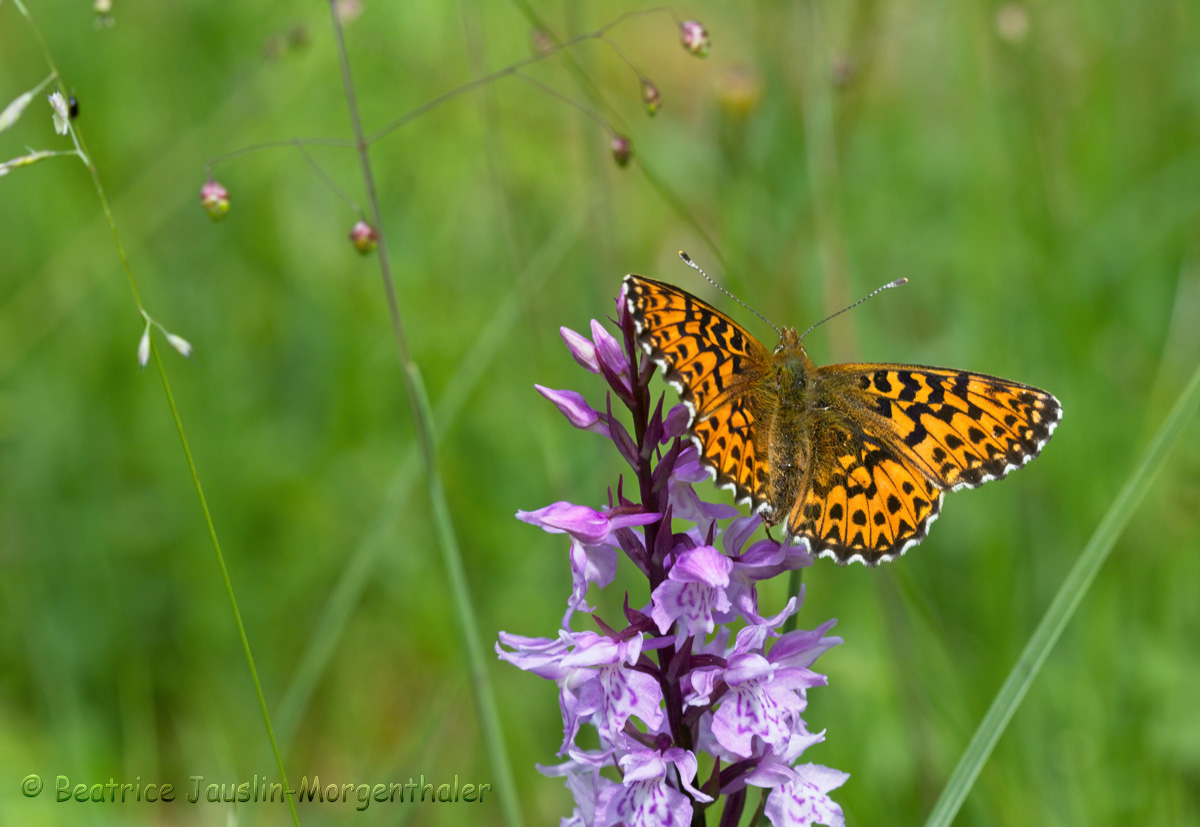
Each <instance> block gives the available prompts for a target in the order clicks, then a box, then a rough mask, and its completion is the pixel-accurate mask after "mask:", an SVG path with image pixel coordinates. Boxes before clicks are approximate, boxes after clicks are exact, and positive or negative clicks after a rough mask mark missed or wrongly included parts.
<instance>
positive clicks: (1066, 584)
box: [925, 365, 1200, 827]
mask: <svg viewBox="0 0 1200 827" xmlns="http://www.w3.org/2000/svg"><path fill="white" fill-rule="evenodd" d="M1198 407H1200V365H1197V367H1196V370H1195V372H1194V373H1193V374H1192V378H1191V379H1190V380H1189V381H1188V384H1187V386H1186V387H1185V388H1184V390H1183V393H1181V394H1180V395H1179V399H1178V400H1177V401H1176V403H1175V407H1174V408H1173V409H1172V410H1171V413H1170V414H1168V415H1167V418H1166V420H1165V421H1164V422H1163V424H1162V427H1160V428H1159V429H1158V433H1156V434H1155V435H1154V438H1153V439H1152V440H1151V441H1150V447H1149V448H1147V449H1146V453H1145V455H1144V456H1143V457H1142V460H1141V462H1140V463H1138V466H1137V468H1136V469H1135V470H1134V472H1133V474H1131V475H1130V477H1129V479H1128V480H1126V482H1125V485H1124V487H1123V488H1122V489H1121V492H1120V493H1119V494H1117V498H1116V499H1115V500H1113V504H1112V505H1111V506H1110V507H1109V509H1108V513H1107V514H1105V515H1104V518H1103V519H1102V520H1101V521H1100V524H1099V525H1098V526H1096V530H1095V532H1094V533H1093V534H1092V537H1091V539H1090V540H1088V543H1087V545H1086V546H1085V547H1084V549H1083V552H1082V553H1081V554H1080V555H1079V559H1078V560H1077V561H1076V562H1075V566H1074V567H1073V568H1072V569H1071V572H1070V574H1068V575H1067V579H1066V580H1064V581H1063V584H1062V586H1061V587H1060V588H1059V590H1058V594H1056V595H1055V596H1054V600H1053V601H1052V602H1051V604H1050V607H1049V608H1048V609H1046V613H1045V614H1044V615H1043V616H1042V620H1041V622H1040V623H1038V626H1037V628H1036V629H1035V630H1034V632H1033V635H1032V636H1030V638H1029V642H1028V643H1027V644H1026V645H1025V650H1024V651H1023V652H1022V653H1021V657H1020V658H1018V659H1017V662H1016V664H1015V665H1014V666H1013V668H1012V671H1011V672H1009V675H1008V678H1007V679H1006V680H1005V681H1004V685H1003V686H1002V687H1000V691H999V692H998V693H996V697H995V699H994V700H993V701H992V705H991V708H990V709H988V711H987V715H985V716H984V718H983V721H981V722H980V724H979V729H977V730H976V731H975V735H974V736H973V737H972V738H971V742H970V743H969V744H968V745H967V749H966V751H964V752H963V754H962V757H961V758H960V759H959V761H958V766H957V767H955V768H954V773H953V774H952V775H951V776H950V780H949V781H948V782H946V787H945V789H943V790H942V794H941V796H940V797H939V798H938V800H937V803H936V804H934V807H933V811H932V812H931V813H930V814H929V818H928V819H927V820H926V822H925V824H926V827H948V825H949V824H950V823H951V822H952V821H953V820H954V817H955V816H956V815H957V814H958V811H959V808H961V807H962V803H963V801H964V800H965V799H966V797H967V793H969V792H970V790H971V787H972V786H973V785H974V783H975V779H976V778H978V777H979V773H980V771H981V770H982V769H983V765H984V763H985V762H986V761H987V759H988V756H990V755H991V754H992V749H993V748H994V747H995V746H996V742H997V741H998V740H1000V736H1001V735H1002V734H1003V733H1004V730H1005V728H1006V727H1007V726H1008V722H1009V721H1010V720H1011V719H1012V716H1013V713H1015V712H1016V711H1017V707H1018V706H1019V705H1020V703H1021V700H1022V699H1023V698H1024V697H1025V693H1026V692H1027V691H1028V690H1029V686H1030V684H1032V683H1033V680H1034V678H1036V677H1037V674H1038V672H1039V671H1041V668H1042V665H1043V664H1044V663H1045V661H1046V657H1047V656H1048V655H1049V654H1050V650H1051V649H1052V648H1054V644H1055V643H1057V642H1058V638H1059V636H1060V635H1061V634H1062V631H1063V629H1064V628H1065V627H1066V625H1067V623H1068V621H1070V619H1071V617H1072V615H1074V614H1075V609H1076V608H1078V606H1079V603H1080V601H1081V600H1083V597H1084V595H1085V594H1087V591H1088V588H1089V587H1090V586H1091V584H1092V580H1094V579H1095V577H1096V572H1097V571H1099V570H1100V567H1101V566H1102V565H1104V561H1105V560H1107V559H1108V554H1109V552H1110V551H1112V548H1113V546H1114V545H1115V544H1116V542H1117V540H1118V538H1120V536H1121V533H1122V532H1123V531H1124V529H1125V526H1126V524H1127V523H1128V522H1129V518H1130V517H1132V516H1133V513H1134V512H1135V511H1136V510H1137V507H1138V505H1139V504H1140V503H1141V501H1142V498H1143V497H1145V496H1146V492H1147V491H1149V490H1150V486H1151V484H1152V483H1153V482H1154V478H1155V476H1156V475H1157V474H1158V472H1159V471H1160V470H1161V469H1162V466H1163V465H1164V464H1165V462H1166V460H1167V456H1168V454H1169V453H1170V450H1171V448H1172V447H1173V446H1174V444H1175V442H1176V440H1178V439H1179V437H1180V435H1181V434H1182V433H1183V429H1184V426H1185V425H1187V423H1188V421H1189V420H1190V419H1191V418H1192V416H1193V415H1194V414H1195V413H1196V409H1197V408H1198Z"/></svg>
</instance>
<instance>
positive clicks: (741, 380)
mask: <svg viewBox="0 0 1200 827" xmlns="http://www.w3.org/2000/svg"><path fill="white" fill-rule="evenodd" d="M625 290H626V300H627V302H628V308H629V312H630V313H631V314H632V316H633V321H634V328H635V330H636V332H637V339H638V344H640V345H641V347H642V348H643V349H644V350H645V351H646V353H647V354H649V356H650V358H651V359H653V360H654V361H655V362H657V363H658V364H659V366H660V367H661V368H662V370H663V375H664V377H665V378H666V380H667V381H668V382H669V383H670V384H671V385H673V386H674V387H675V388H676V389H677V390H678V391H679V395H680V398H681V399H682V400H683V402H684V404H685V405H687V406H688V408H689V409H690V410H691V413H692V420H691V424H690V429H691V433H692V436H693V437H694V438H695V441H696V444H697V446H698V448H699V449H700V459H701V462H702V463H703V464H704V465H705V466H706V467H708V468H709V469H710V470H711V471H712V472H713V473H714V475H715V476H716V480H717V483H718V484H719V485H722V486H725V487H728V488H731V489H733V491H734V493H735V495H736V496H737V498H738V500H739V501H749V502H750V503H751V504H752V505H753V506H754V507H755V508H761V507H763V506H764V505H765V503H766V501H767V496H768V495H767V492H766V490H765V487H766V486H767V485H768V484H769V482H768V481H769V466H768V464H767V457H766V455H765V453H763V452H761V451H760V449H759V446H765V445H766V444H768V442H769V440H768V435H767V434H766V433H765V423H761V422H759V421H758V420H757V417H756V415H755V413H754V405H753V395H752V393H751V391H752V389H753V388H754V386H755V383H756V382H759V381H761V380H762V378H763V377H764V376H766V374H767V371H768V370H769V366H770V358H771V355H770V353H768V352H767V349H766V348H765V347H763V345H762V344H761V343H760V342H759V341H758V340H757V339H755V338H754V337H753V336H752V335H750V334H749V333H747V332H746V331H745V330H744V329H743V328H742V327H741V325H739V324H738V323H737V322H735V321H733V319H731V318H729V317H728V316H726V315H725V314H724V313H721V312H719V311H718V310H716V309H715V308H713V307H711V306H709V305H708V304H706V303H705V302H702V301H700V300H699V299H697V298H696V297H695V296H692V295H690V294H688V293H685V292H684V291H682V290H679V289H678V288H675V287H673V286H671V285H669V284H663V283H662V282H658V281H654V280H652V279H644V278H641V277H640V276H633V275H630V276H626V277H625Z"/></svg>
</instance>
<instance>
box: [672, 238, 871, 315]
mask: <svg viewBox="0 0 1200 827" xmlns="http://www.w3.org/2000/svg"><path fill="white" fill-rule="evenodd" d="M679 257H680V258H681V259H683V263H684V264H686V265H687V266H688V267H691V268H692V269H693V270H695V271H696V272H697V273H699V274H700V275H702V276H704V279H705V281H707V282H708V283H709V284H711V285H712V286H713V287H715V288H717V289H718V290H720V291H721V292H722V293H724V294H725V295H726V296H728V297H729V298H731V299H733V300H734V301H735V302H737V303H738V304H740V305H741V306H742V307H744V308H746V309H747V310H749V311H750V312H751V313H753V314H754V315H755V316H758V318H760V319H762V320H763V321H764V322H766V323H767V324H769V325H771V329H772V330H774V331H775V332H776V333H777V334H779V335H780V336H782V335H783V333H782V331H780V329H779V328H777V327H776V326H775V325H773V324H771V320H770V319H768V318H767V317H766V316H764V315H763V314H761V313H759V312H758V311H757V310H755V309H754V308H753V307H751V306H750V305H748V304H746V303H745V302H744V301H742V300H741V299H739V298H738V297H737V296H735V295H733V294H732V293H730V292H729V291H728V290H726V289H725V288H724V287H722V286H721V285H719V284H717V283H716V282H715V281H713V280H712V278H711V277H709V275H708V273H706V272H704V271H703V270H701V269H700V265H699V264H697V263H696V262H694V261H692V258H691V256H689V255H688V254H687V253H685V252H684V251H683V250H680V251H679ZM881 289H882V288H881Z"/></svg>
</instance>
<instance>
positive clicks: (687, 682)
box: [496, 297, 849, 827]
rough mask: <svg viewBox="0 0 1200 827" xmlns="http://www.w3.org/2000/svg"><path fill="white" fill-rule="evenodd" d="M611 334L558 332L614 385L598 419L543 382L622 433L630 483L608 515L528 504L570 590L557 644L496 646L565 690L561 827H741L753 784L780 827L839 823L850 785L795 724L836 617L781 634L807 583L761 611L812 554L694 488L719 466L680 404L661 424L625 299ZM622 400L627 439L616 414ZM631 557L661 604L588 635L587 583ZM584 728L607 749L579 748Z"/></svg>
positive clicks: (514, 638) (561, 697) (527, 516)
mask: <svg viewBox="0 0 1200 827" xmlns="http://www.w3.org/2000/svg"><path fill="white" fill-rule="evenodd" d="M617 324H618V326H619V328H620V331H621V334H622V336H623V345H622V343H621V342H620V341H618V339H617V338H616V337H614V336H613V335H612V334H611V333H609V332H608V331H607V330H606V329H605V328H604V326H603V325H601V324H600V323H598V322H596V321H593V322H592V328H591V333H592V337H591V338H590V339H589V338H587V337H585V336H583V335H581V334H579V333H576V332H574V331H572V330H568V329H566V328H563V329H562V336H563V340H564V341H565V342H566V344H567V347H568V349H569V350H570V352H571V354H572V356H574V358H575V360H576V361H577V362H579V364H580V365H581V366H583V367H584V368H585V369H587V370H588V371H589V372H590V373H594V374H600V375H601V376H603V377H604V379H605V381H606V382H607V383H608V386H609V392H608V393H607V397H606V399H605V404H604V410H603V411H601V410H598V409H596V408H593V407H592V406H591V405H589V404H588V402H587V401H586V400H585V399H584V397H583V395H582V394H580V393H577V392H575V391H570V390H552V389H549V388H544V387H541V386H538V388H537V389H538V391H539V392H540V393H541V394H542V395H543V396H545V397H546V398H547V399H549V400H550V401H551V402H553V403H554V405H555V406H557V407H558V409H559V410H560V411H561V412H562V413H563V415H564V416H566V418H567V420H568V421H569V422H570V423H571V424H572V425H574V426H575V427H576V428H579V429H581V430H586V431H591V432H592V433H596V434H600V435H601V436H604V437H607V438H608V439H611V440H612V442H613V444H614V446H615V447H616V449H617V451H618V452H619V453H620V455H621V457H622V458H623V459H624V460H625V462H627V463H628V464H629V466H630V468H631V469H632V472H633V474H632V478H631V480H630V483H629V485H628V486H627V485H626V480H625V478H624V477H622V478H621V480H620V481H619V482H618V484H617V487H616V499H615V500H614V499H613V496H612V493H611V491H610V493H609V498H608V504H607V505H606V506H605V507H603V508H601V509H599V510H597V509H594V508H591V507H589V506H584V505H574V504H571V503H567V502H557V503H553V504H552V505H548V506H546V507H545V508H540V509H538V510H536V511H518V512H517V518H518V519H520V520H523V521H524V522H527V523H530V524H532V525H536V526H540V527H541V528H542V529H543V530H545V531H547V532H550V533H553V534H565V535H567V537H568V538H569V539H570V552H569V554H570V565H571V577H572V590H571V595H570V597H569V598H568V600H567V609H566V613H565V615H564V616H563V620H562V629H560V630H559V632H558V636H557V637H555V638H532V637H522V636H519V635H512V634H509V633H507V632H501V633H500V640H499V643H497V644H496V653H497V654H498V655H499V656H500V658H501V659H502V660H505V661H508V662H509V663H511V664H513V665H514V666H516V667H517V668H519V669H523V670H526V671H529V672H532V673H534V674H535V675H538V676H540V677H543V678H546V679H547V680H552V681H554V682H555V684H556V685H557V686H558V701H559V708H560V711H561V712H562V719H563V741H562V745H561V747H560V749H559V751H558V755H559V756H560V757H563V758H565V759H566V760H565V761H564V762H563V763H561V764H558V765H556V766H548V767H543V766H539V769H540V770H541V772H542V773H543V774H545V775H548V776H559V777H562V778H564V779H565V781H566V785H567V789H569V790H570V791H571V793H572V795H573V796H574V797H575V809H574V812H573V813H572V814H571V815H570V816H569V817H566V818H563V819H562V820H561V822H560V824H561V827H615V825H624V826H625V827H659V825H663V826H664V827H676V826H677V827H687V825H696V824H704V823H705V816H706V812H705V811H706V810H707V809H708V808H710V807H714V806H716V809H715V810H714V813H716V812H720V813H721V815H720V824H721V825H736V824H738V822H739V819H740V818H741V816H742V814H743V812H744V810H745V808H746V805H747V803H749V800H748V792H749V788H751V787H758V788H759V789H760V790H761V793H760V794H759V796H758V801H757V803H756V804H753V805H752V806H755V807H757V813H758V814H760V815H762V816H765V817H766V818H767V819H768V820H769V821H770V823H771V824H773V825H774V826H775V827H799V825H810V824H824V825H828V827H843V826H844V824H845V818H844V817H843V815H842V810H841V808H840V807H839V806H838V805H837V804H836V803H834V801H833V800H832V799H831V798H830V797H829V793H830V791H831V790H834V789H836V788H837V787H839V786H841V785H842V784H843V783H845V781H846V779H847V778H848V777H849V776H847V775H846V774H845V773H842V772H838V771H837V770H833V769H829V768H827V767H822V766H819V765H816V764H811V763H803V764H801V763H798V761H799V759H800V757H801V755H802V754H803V753H804V751H805V750H807V749H808V748H809V747H810V746H812V745H814V744H817V743H819V742H821V741H823V740H824V739H825V733H824V731H821V732H816V733H813V732H810V731H809V729H808V725H807V724H806V723H805V721H804V719H803V717H802V714H803V713H804V711H805V708H806V706H807V703H808V698H807V692H808V690H809V689H810V688H812V687H816V686H824V685H825V683H826V678H825V676H824V675H821V674H819V673H817V672H814V671H812V669H811V667H812V664H813V662H814V661H815V660H816V659H817V657H818V656H820V655H821V654H822V653H823V652H825V651H826V650H827V649H829V648H830V647H832V646H835V645H836V644H838V643H841V638H838V637H833V636H829V635H827V634H826V633H827V632H828V631H829V629H830V628H832V626H833V624H834V622H835V621H833V620H830V621H827V622H825V623H823V624H821V625H820V626H818V627H817V628H816V629H814V630H812V631H804V630H796V631H790V632H784V631H782V629H783V627H784V625H785V624H786V623H787V621H788V619H789V618H790V617H792V616H793V615H794V614H796V613H797V612H798V611H799V610H800V605H801V603H802V602H803V590H801V593H800V594H799V595H797V596H795V597H792V598H791V599H790V600H789V601H788V602H787V605H786V606H784V607H783V608H782V609H781V610H780V611H779V612H778V613H776V614H774V615H771V616H769V617H764V616H762V615H760V614H759V605H758V590H757V585H756V584H757V583H758V581H760V580H767V579H769V578H772V577H775V576H776V575H778V574H780V573H782V572H785V571H791V570H794V569H799V568H803V567H804V566H809V565H811V564H812V561H813V558H812V556H811V555H810V554H809V550H808V548H807V546H804V545H800V546H781V545H780V544H778V543H776V542H775V541H774V540H772V539H769V538H767V539H763V540H759V541H757V542H755V543H752V544H750V545H749V546H747V545H746V543H747V540H748V539H749V538H750V536H751V535H752V534H753V533H754V531H755V530H756V529H757V528H758V526H759V525H760V523H761V519H760V518H759V517H758V516H752V517H737V516H736V515H737V513H738V512H737V509H735V508H732V507H731V506H728V505H721V504H717V503H709V502H705V501H704V500H701V499H700V497H699V496H698V495H697V494H696V492H695V491H694V490H693V488H692V483H694V482H699V481H701V480H703V479H705V478H706V477H707V476H708V474H707V472H706V471H705V470H704V468H703V467H702V466H701V465H700V462H699V457H698V454H697V449H696V447H695V446H694V445H692V444H691V442H690V441H685V436H686V432H687V428H688V426H689V425H690V422H689V412H688V410H687V409H686V408H685V407H684V406H683V405H677V406H675V407H674V408H673V409H671V410H670V411H669V412H668V413H667V415H666V416H665V417H664V416H663V398H662V397H661V396H660V397H659V399H658V402H657V405H656V406H655V407H653V408H651V405H650V402H651V397H650V391H649V381H650V377H651V375H652V374H653V373H654V364H653V362H651V361H649V360H648V359H643V358H641V354H639V353H638V351H637V348H636V346H635V344H634V331H633V323H632V320H631V319H629V318H628V317H627V315H626V313H625V303H624V301H623V300H621V299H620V297H618V301H617ZM614 396H615V397H616V399H617V400H618V401H619V402H620V403H621V404H623V405H624V406H625V408H626V409H628V411H629V413H630V415H631V420H632V426H633V428H632V429H633V433H632V434H630V432H629V430H627V429H626V427H625V425H624V424H622V422H621V421H620V420H619V419H618V418H617V417H615V416H614V415H613V397H614ZM627 487H628V488H630V489H634V488H636V499H629V498H627V497H626V489H627ZM731 518H733V519H731ZM688 526H690V527H688ZM681 529H682V530H681ZM718 538H719V541H720V547H718ZM620 552H623V553H624V554H625V556H626V557H628V558H629V560H630V562H632V563H633V565H635V566H636V567H637V568H638V570H639V571H641V573H642V574H643V575H644V576H645V577H646V578H647V580H648V581H649V582H648V589H647V593H648V594H649V596H650V602H649V603H648V604H647V605H645V606H643V607H642V608H640V609H634V608H631V607H630V606H629V598H628V595H626V599H625V611H624V615H625V616H624V622H625V625H624V627H623V628H618V627H619V624H618V625H610V624H609V623H608V622H606V621H605V620H604V619H602V618H600V617H599V616H597V615H594V614H593V615H592V617H591V620H592V621H593V623H594V625H595V629H594V630H587V631H575V630H574V629H573V628H572V619H573V617H574V614H575V613H576V612H586V613H592V612H594V611H595V609H594V608H593V607H591V606H589V605H588V603H587V601H586V597H587V591H588V588H589V587H590V586H591V585H592V584H595V585H596V586H597V587H598V588H604V587H605V586H607V585H609V584H610V583H611V582H612V581H613V578H614V576H615V574H616V568H617V561H618V557H619V553H620ZM735 626H736V627H739V628H737V629H736V632H735ZM585 726H587V727H591V728H592V729H594V730H595V731H596V734H597V737H595V738H589V739H587V743H589V744H592V743H598V747H597V748H591V749H585V748H584V747H582V746H580V745H579V744H578V743H577V737H578V736H579V734H580V731H581V729H582V728H583V727H585ZM722 798H724V799H725V800H724V801H723V802H721V803H720V805H718V800H719V799H722ZM722 805H723V806H722Z"/></svg>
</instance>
